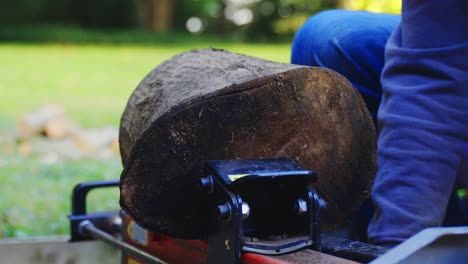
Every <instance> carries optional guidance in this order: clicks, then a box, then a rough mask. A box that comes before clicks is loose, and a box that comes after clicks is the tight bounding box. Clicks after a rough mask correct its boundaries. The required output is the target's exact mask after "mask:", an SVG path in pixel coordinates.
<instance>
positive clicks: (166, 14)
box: [136, 0, 173, 32]
mask: <svg viewBox="0 0 468 264" xmlns="http://www.w3.org/2000/svg"><path fill="white" fill-rule="evenodd" d="M136 3H137V12H138V20H139V22H140V24H141V25H142V26H143V27H145V28H147V29H151V30H153V31H156V32H164V31H168V30H169V29H171V26H172V8H173V2H172V1H171V0H136Z"/></svg>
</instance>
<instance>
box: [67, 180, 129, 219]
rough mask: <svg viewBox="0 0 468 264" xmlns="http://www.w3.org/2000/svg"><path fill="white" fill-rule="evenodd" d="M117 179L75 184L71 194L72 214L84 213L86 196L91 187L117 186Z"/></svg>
mask: <svg viewBox="0 0 468 264" xmlns="http://www.w3.org/2000/svg"><path fill="white" fill-rule="evenodd" d="M119 183H120V181H119V180H107V181H92V182H84V183H80V184H78V185H76V186H75V188H74V189H73V194H72V215H85V214H86V196H87V195H88V192H89V191H91V190H92V189H97V188H104V187H116V186H119Z"/></svg>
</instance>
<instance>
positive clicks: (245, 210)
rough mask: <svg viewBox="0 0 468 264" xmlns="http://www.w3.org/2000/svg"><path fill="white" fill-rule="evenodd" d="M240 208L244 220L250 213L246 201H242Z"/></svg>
mask: <svg viewBox="0 0 468 264" xmlns="http://www.w3.org/2000/svg"><path fill="white" fill-rule="evenodd" d="M241 209H242V220H245V219H246V218H247V217H249V215H250V206H249V204H248V203H246V202H242V205H241Z"/></svg>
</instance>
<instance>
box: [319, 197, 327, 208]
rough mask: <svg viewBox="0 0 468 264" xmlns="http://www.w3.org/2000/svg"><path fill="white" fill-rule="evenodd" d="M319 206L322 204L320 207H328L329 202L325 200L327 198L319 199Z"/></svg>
mask: <svg viewBox="0 0 468 264" xmlns="http://www.w3.org/2000/svg"><path fill="white" fill-rule="evenodd" d="M319 206H320V209H326V208H327V202H325V200H323V199H319Z"/></svg>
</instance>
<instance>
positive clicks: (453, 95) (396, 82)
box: [292, 0, 468, 247]
mask: <svg viewBox="0 0 468 264" xmlns="http://www.w3.org/2000/svg"><path fill="white" fill-rule="evenodd" d="M467 14H468V2H467V1H459V0H432V1H422V0H403V5H402V15H401V17H400V16H394V15H384V14H372V13H367V12H352V11H345V10H334V11H326V12H323V13H320V14H318V15H316V16H314V17H312V18H311V19H309V20H308V21H307V22H306V23H305V24H304V25H303V27H302V28H301V29H300V30H299V31H298V33H297V35H296V37H295V40H294V43H293V47H292V63H294V64H304V65H312V66H322V67H328V68H331V69H334V70H335V71H337V72H339V73H341V74H342V75H344V76H345V77H347V78H348V80H350V81H351V82H352V84H353V85H354V86H355V87H356V89H358V90H359V91H360V93H361V94H362V96H363V98H364V100H365V101H366V103H367V106H368V109H369V111H370V113H371V114H372V115H373V117H374V118H375V121H376V122H377V123H378V127H379V138H378V142H377V144H378V145H377V146H378V153H377V157H378V160H377V163H378V172H377V175H376V179H375V182H374V186H373V190H372V201H373V204H374V208H375V213H374V216H373V218H372V220H371V222H370V224H369V227H368V235H369V240H370V242H372V243H375V244H379V245H383V246H388V247H392V246H394V245H396V244H398V243H400V242H402V241H404V240H405V239H407V238H409V237H410V236H412V235H414V234H415V233H417V232H418V231H420V230H422V229H424V228H427V227H432V226H440V225H442V224H443V221H444V217H445V214H446V209H447V205H448V202H449V198H450V196H451V193H452V191H453V190H454V188H455V187H456V186H457V184H459V183H461V182H463V180H464V181H465V184H466V182H468V181H467V179H468V171H467V166H468V165H467V163H468V160H467V159H468V147H467V138H468V16H467ZM385 43H386V46H385ZM384 50H385V51H384ZM380 99H382V101H380ZM464 156H465V161H463V159H464ZM457 173H458V180H457ZM455 200H456V199H455ZM456 217H457V218H458V220H460V221H459V222H458V224H463V223H464V224H466V222H464V221H465V219H463V217H464V216H463V214H459V213H458V215H457V216H456Z"/></svg>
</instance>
